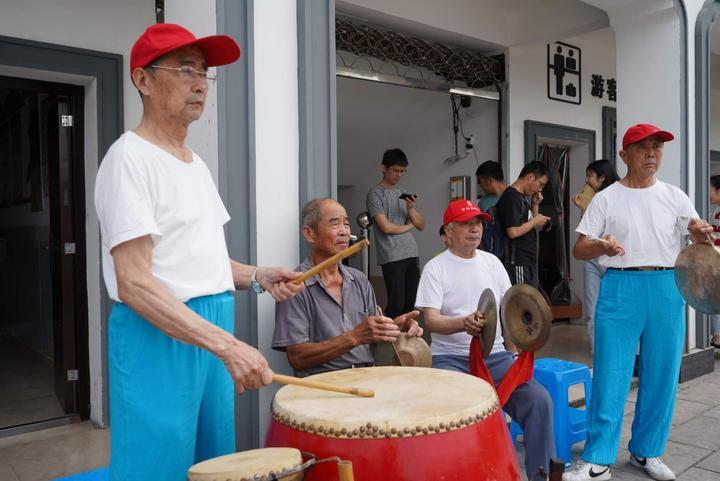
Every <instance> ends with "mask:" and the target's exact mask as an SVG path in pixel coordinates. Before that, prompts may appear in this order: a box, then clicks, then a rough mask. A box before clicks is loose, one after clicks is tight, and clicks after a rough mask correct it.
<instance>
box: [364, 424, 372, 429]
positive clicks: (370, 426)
mask: <svg viewBox="0 0 720 481" xmlns="http://www.w3.org/2000/svg"><path fill="white" fill-rule="evenodd" d="M365 426H367V428H368V429H372V426H373V425H372V423H367V424H366V425H365Z"/></svg>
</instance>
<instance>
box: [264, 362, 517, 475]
mask: <svg viewBox="0 0 720 481" xmlns="http://www.w3.org/2000/svg"><path fill="white" fill-rule="evenodd" d="M312 378H314V379H317V380H321V381H325V382H335V383H340V384H346V385H352V386H357V387H362V388H367V389H373V390H375V397H374V398H370V399H368V398H358V397H350V396H348V395H343V394H338V393H329V392H323V391H317V390H310V389H306V388H299V387H297V386H285V387H283V388H282V389H281V390H280V391H279V392H278V394H277V395H276V397H275V399H274V400H273V409H272V410H273V420H272V421H271V425H270V429H269V431H268V437H267V442H266V445H267V446H292V447H295V448H298V449H300V450H301V451H309V452H312V453H313V454H314V455H315V456H317V457H318V458H324V457H329V456H339V457H340V458H342V459H347V460H350V461H352V463H353V470H354V473H355V479H357V480H358V481H365V480H381V479H388V480H393V481H400V480H413V481H419V480H427V481H431V480H432V481H438V480H470V479H472V480H477V481H491V480H493V481H495V480H498V481H516V480H519V479H520V473H519V469H518V466H517V462H516V460H515V450H514V448H513V446H512V444H511V442H510V439H509V436H508V433H507V427H506V424H505V419H504V416H503V414H502V411H501V410H500V408H499V405H498V400H497V395H496V394H495V390H494V389H493V388H492V387H491V386H490V385H489V384H487V383H486V382H485V381H483V380H482V379H479V378H476V377H473V376H468V375H466V374H461V373H456V372H452V371H443V370H439V369H425V368H406V367H374V368H364V369H352V370H344V371H337V372H333V373H324V374H319V375H316V376H312ZM306 479H307V480H309V481H312V480H316V481H320V480H335V479H337V474H336V472H335V471H333V469H331V468H330V467H328V466H323V465H320V466H317V467H315V468H313V469H312V470H310V471H309V472H308V473H307V474H306Z"/></svg>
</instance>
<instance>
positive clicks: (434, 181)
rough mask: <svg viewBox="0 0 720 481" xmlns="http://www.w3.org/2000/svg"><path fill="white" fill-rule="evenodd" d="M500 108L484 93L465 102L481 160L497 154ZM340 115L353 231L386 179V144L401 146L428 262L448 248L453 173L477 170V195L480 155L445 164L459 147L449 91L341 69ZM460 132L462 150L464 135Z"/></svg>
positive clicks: (341, 179)
mask: <svg viewBox="0 0 720 481" xmlns="http://www.w3.org/2000/svg"><path fill="white" fill-rule="evenodd" d="M497 109H498V103H497V102H496V101H493V100H485V99H479V98H473V99H472V105H471V107H470V108H469V109H461V114H460V115H461V117H462V119H463V122H464V130H465V134H466V135H468V136H469V135H470V134H474V136H475V149H476V151H477V154H478V159H479V161H480V162H484V161H485V160H497V156H498V133H497V132H498V130H497V119H498V117H497ZM337 119H338V124H337V125H338V131H337V136H338V200H339V201H340V202H341V203H342V204H343V205H344V206H345V208H346V209H347V211H348V214H349V216H350V219H351V222H352V228H353V231H355V233H356V234H358V233H359V230H360V229H359V227H358V226H357V224H356V223H355V217H356V216H357V214H358V213H360V212H362V211H365V210H366V207H365V196H366V194H367V192H368V190H370V189H371V188H372V187H373V186H374V185H376V184H377V183H379V182H380V180H381V179H382V171H381V167H380V161H381V160H382V154H383V152H384V151H385V150H386V149H388V148H393V147H398V148H400V149H402V150H403V151H404V152H405V154H406V155H407V157H408V162H409V166H408V171H407V174H405V176H404V177H403V178H402V180H401V181H400V186H401V187H403V188H405V189H407V190H408V191H410V192H415V193H417V194H418V196H419V197H418V209H419V210H420V212H421V213H422V214H423V216H424V217H425V222H426V228H425V230H424V231H422V232H418V231H417V230H413V231H412V232H413V235H414V236H415V239H416V240H417V243H418V248H419V251H420V263H421V265H423V264H425V262H427V261H428V260H429V259H430V258H431V257H433V256H434V255H435V254H437V253H438V252H440V251H441V250H442V249H443V244H442V243H441V241H440V238H439V236H438V232H437V230H438V227H440V224H442V214H443V212H444V210H445V208H446V207H447V205H448V202H449V200H450V191H449V180H450V177H452V176H457V175H469V176H471V186H472V199H475V195H476V186H475V169H476V168H477V163H476V161H475V157H474V156H473V155H470V156H469V157H467V158H465V159H463V160H461V161H459V162H458V163H456V164H453V165H449V166H446V165H443V160H444V159H445V158H447V157H449V156H450V155H451V153H452V138H453V132H452V116H451V110H450V95H449V94H448V93H444V92H434V91H428V90H420V89H414V88H408V87H398V86H394V85H388V84H381V83H377V82H368V81H363V80H356V79H348V78H341V77H338V78H337ZM458 138H459V139H460V140H459V142H461V151H462V150H464V147H463V145H464V141H463V140H462V138H461V137H460V136H458ZM371 240H372V239H371ZM370 253H371V257H370V268H371V271H370V273H371V275H377V276H382V272H381V271H380V268H379V267H378V266H377V265H376V260H375V250H374V249H373V248H372V246H371V247H370Z"/></svg>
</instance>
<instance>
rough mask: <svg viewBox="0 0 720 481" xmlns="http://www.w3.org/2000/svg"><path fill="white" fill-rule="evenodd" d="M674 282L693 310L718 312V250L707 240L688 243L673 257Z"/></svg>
mask: <svg viewBox="0 0 720 481" xmlns="http://www.w3.org/2000/svg"><path fill="white" fill-rule="evenodd" d="M675 283H676V284H677V287H678V289H679V290H680V293H681V294H682V296H683V298H685V300H686V301H687V303H688V304H690V305H691V306H692V307H693V308H694V309H695V310H697V311H699V312H703V313H705V314H720V250H719V249H718V248H717V247H715V246H713V245H710V244H706V243H697V244H690V245H689V246H687V247H686V248H684V249H683V250H682V252H680V255H678V257H677V260H676V261H675Z"/></svg>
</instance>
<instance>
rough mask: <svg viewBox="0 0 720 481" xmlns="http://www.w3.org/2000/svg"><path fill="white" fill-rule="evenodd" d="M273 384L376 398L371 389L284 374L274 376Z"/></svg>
mask: <svg viewBox="0 0 720 481" xmlns="http://www.w3.org/2000/svg"><path fill="white" fill-rule="evenodd" d="M272 380H273V382H277V383H280V384H293V385H295V386H301V387H309V388H311V389H321V390H323V391H333V392H340V393H343V394H352V395H354V396H361V397H375V391H372V390H370V389H361V388H359V387H352V386H343V385H341V384H333V383H329V382H321V381H311V380H309V379H302V378H299V377H293V376H286V375H284V374H273V377H272Z"/></svg>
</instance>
